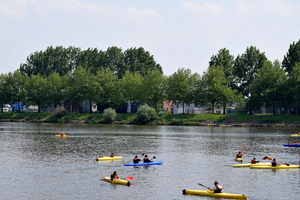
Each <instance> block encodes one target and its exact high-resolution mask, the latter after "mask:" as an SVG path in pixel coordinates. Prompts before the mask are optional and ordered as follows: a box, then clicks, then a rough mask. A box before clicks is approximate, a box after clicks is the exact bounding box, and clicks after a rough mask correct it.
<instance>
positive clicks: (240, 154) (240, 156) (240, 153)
mask: <svg viewBox="0 0 300 200" xmlns="http://www.w3.org/2000/svg"><path fill="white" fill-rule="evenodd" d="M242 156H243V153H242V152H241V151H239V152H238V153H237V154H236V156H235V158H242Z"/></svg>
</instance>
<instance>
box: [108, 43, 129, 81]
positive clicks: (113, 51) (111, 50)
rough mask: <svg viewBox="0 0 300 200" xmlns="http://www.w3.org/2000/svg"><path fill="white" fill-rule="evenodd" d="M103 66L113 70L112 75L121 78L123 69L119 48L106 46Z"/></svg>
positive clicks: (122, 57) (122, 56)
mask: <svg viewBox="0 0 300 200" xmlns="http://www.w3.org/2000/svg"><path fill="white" fill-rule="evenodd" d="M104 57H105V58H104V68H105V69H109V70H110V71H112V72H113V75H116V76H118V77H119V78H122V75H123V74H122V73H121V72H123V71H124V62H123V59H124V54H123V52H122V49H121V48H118V47H108V48H107V50H106V51H105V55H104Z"/></svg>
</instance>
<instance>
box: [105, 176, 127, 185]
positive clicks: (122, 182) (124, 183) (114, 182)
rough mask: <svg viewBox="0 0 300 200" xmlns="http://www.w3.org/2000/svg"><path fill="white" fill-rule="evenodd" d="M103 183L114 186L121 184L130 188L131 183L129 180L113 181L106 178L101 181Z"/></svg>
mask: <svg viewBox="0 0 300 200" xmlns="http://www.w3.org/2000/svg"><path fill="white" fill-rule="evenodd" d="M100 180H102V181H107V182H109V183H112V184H121V185H127V186H130V182H129V181H127V180H123V179H113V180H111V179H110V178H109V177H106V176H104V177H103V179H100Z"/></svg>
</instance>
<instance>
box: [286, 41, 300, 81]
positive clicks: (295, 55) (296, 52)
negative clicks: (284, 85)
mask: <svg viewBox="0 0 300 200" xmlns="http://www.w3.org/2000/svg"><path fill="white" fill-rule="evenodd" d="M296 63H300V40H299V41H298V42H296V43H295V42H293V43H292V44H290V47H289V49H288V52H287V53H286V55H285V56H284V59H283V61H282V68H283V69H284V70H285V71H286V72H287V74H288V75H290V74H291V73H292V71H293V70H294V67H295V65H296Z"/></svg>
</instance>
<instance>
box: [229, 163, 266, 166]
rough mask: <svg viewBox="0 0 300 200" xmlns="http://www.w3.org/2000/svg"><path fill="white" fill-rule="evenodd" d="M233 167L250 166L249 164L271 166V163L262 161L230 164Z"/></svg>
mask: <svg viewBox="0 0 300 200" xmlns="http://www.w3.org/2000/svg"><path fill="white" fill-rule="evenodd" d="M232 166H233V167H250V166H271V163H267V162H263V163H255V164H251V163H245V164H237V165H232Z"/></svg>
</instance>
